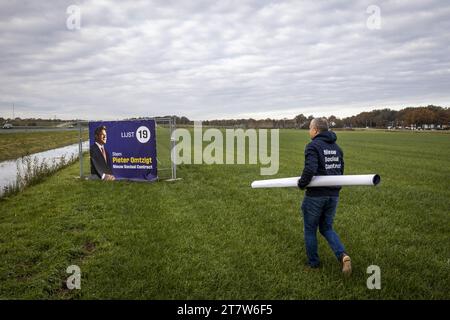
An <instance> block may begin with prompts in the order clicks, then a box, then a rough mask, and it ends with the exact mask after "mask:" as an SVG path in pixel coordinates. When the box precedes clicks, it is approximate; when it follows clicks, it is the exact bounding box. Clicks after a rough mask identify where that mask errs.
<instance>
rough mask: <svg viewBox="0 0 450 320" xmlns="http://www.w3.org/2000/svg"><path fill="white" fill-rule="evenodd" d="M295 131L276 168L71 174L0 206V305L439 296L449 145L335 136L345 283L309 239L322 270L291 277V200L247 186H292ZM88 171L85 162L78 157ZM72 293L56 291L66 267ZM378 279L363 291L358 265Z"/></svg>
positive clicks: (449, 258) (297, 262)
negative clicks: (348, 263) (93, 177)
mask: <svg viewBox="0 0 450 320" xmlns="http://www.w3.org/2000/svg"><path fill="white" fill-rule="evenodd" d="M307 142H308V134H307V132H306V131H294V130H284V131H281V132H280V170H279V173H278V175H277V176H273V177H261V176H260V175H259V166H255V165H182V166H179V167H178V175H179V176H180V177H182V178H183V180H180V181H177V182H172V183H170V182H158V183H154V184H145V183H129V182H114V183H103V182H100V181H80V179H77V178H76V177H77V174H78V171H79V168H78V163H77V164H75V165H72V166H70V167H68V168H66V169H63V170H61V171H59V172H57V173H56V174H55V175H53V176H51V177H49V178H47V179H46V180H45V181H44V182H43V183H41V184H38V185H35V186H32V187H29V188H27V189H26V190H25V191H23V192H21V193H20V194H17V195H15V196H11V197H9V198H7V199H4V200H1V201H0V257H1V260H0V298H1V299H6V298H18V299H30V298H37V299H71V298H74V299H80V298H81V299H100V298H118V299H122V298H127V299H449V298H450V288H449V284H450V246H449V243H450V162H449V159H450V135H445V134H433V133H420V134H419V133H410V132H406V133H389V132H378V131H377V132H338V142H339V143H340V145H341V147H342V148H343V149H344V152H345V160H346V174H365V173H378V174H380V175H381V177H382V182H381V184H380V185H379V186H377V187H346V188H343V190H342V192H341V199H340V204H339V207H338V212H337V217H336V222H335V228H336V230H337V232H338V233H339V234H340V236H341V239H342V240H343V242H344V244H345V245H346V247H347V250H348V252H349V253H350V255H351V257H352V261H353V267H354V273H353V275H352V277H351V278H350V279H344V278H343V277H342V275H341V272H340V267H339V265H338V263H337V261H336V260H335V258H334V256H333V254H332V252H331V250H330V249H329V248H328V246H327V244H326V241H325V240H324V239H323V238H322V237H319V254H320V256H321V260H322V267H321V269H319V270H317V271H309V270H306V269H305V268H304V266H303V265H304V262H305V248H304V244H303V221H302V219H301V218H300V214H299V206H300V202H301V200H302V198H303V193H302V192H300V191H299V190H296V189H294V188H291V189H259V190H253V189H251V188H250V183H251V182H252V181H253V180H257V179H264V178H276V177H289V176H295V175H298V174H299V173H300V170H301V169H302V166H303V150H304V146H305V144H306V143H307ZM85 165H86V166H88V159H85ZM73 264H75V265H78V266H80V268H81V272H82V280H81V290H73V291H69V290H68V289H67V288H66V287H65V280H66V279H67V277H68V276H69V274H66V268H67V267H68V266H69V265H73ZM370 265H378V266H379V267H380V268H381V290H369V289H367V287H366V280H367V278H368V276H369V274H367V273H366V270H367V267H368V266H370Z"/></svg>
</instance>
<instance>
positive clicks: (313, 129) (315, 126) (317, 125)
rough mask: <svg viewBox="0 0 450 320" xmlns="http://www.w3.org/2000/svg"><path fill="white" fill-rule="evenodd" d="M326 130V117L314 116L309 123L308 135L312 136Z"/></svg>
mask: <svg viewBox="0 0 450 320" xmlns="http://www.w3.org/2000/svg"><path fill="white" fill-rule="evenodd" d="M326 131H328V121H327V119H326V118H314V119H312V120H311V123H310V124H309V136H310V137H311V139H312V138H314V137H315V136H316V135H318V134H319V133H321V132H326Z"/></svg>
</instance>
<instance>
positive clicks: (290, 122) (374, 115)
mask: <svg viewBox="0 0 450 320" xmlns="http://www.w3.org/2000/svg"><path fill="white" fill-rule="evenodd" d="M313 118H314V117H313V116H312V115H310V116H305V115H304V114H299V115H297V116H295V117H294V118H293V119H288V118H284V119H270V118H267V119H261V120H256V119H226V120H205V121H202V124H203V125H204V126H219V127H234V128H236V127H238V128H267V129H271V128H280V129H289V128H291V129H294V128H295V129H307V128H309V123H310V122H311V120H312V119H313ZM327 119H328V122H329V124H330V127H332V128H406V129H418V128H426V129H431V128H436V129H449V126H450V123H449V122H450V108H443V107H439V106H434V105H428V106H426V107H408V108H404V109H401V110H398V111H397V110H391V109H388V108H386V109H377V110H372V111H365V112H361V113H359V114H357V115H355V116H351V117H346V118H342V119H341V118H338V117H336V116H333V115H332V116H329V117H327ZM176 122H177V124H183V125H191V124H193V121H191V120H189V119H188V118H186V117H176Z"/></svg>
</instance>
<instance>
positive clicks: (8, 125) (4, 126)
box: [2, 123, 13, 129]
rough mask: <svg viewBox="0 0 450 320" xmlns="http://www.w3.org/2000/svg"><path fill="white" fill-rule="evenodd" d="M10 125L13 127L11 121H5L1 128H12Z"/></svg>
mask: <svg viewBox="0 0 450 320" xmlns="http://www.w3.org/2000/svg"><path fill="white" fill-rule="evenodd" d="M12 127H13V125H12V124H11V123H5V124H4V125H3V127H2V128H3V129H12Z"/></svg>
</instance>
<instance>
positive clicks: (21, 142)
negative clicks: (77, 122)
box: [0, 130, 88, 161]
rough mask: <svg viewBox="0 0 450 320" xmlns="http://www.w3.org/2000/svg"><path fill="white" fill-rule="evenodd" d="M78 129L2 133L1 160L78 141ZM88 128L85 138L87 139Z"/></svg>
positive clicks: (84, 133) (0, 142) (0, 135)
mask: <svg viewBox="0 0 450 320" xmlns="http://www.w3.org/2000/svg"><path fill="white" fill-rule="evenodd" d="M78 135H79V132H78V131H75V130H73V131H55V132H49V131H45V132H14V133H2V134H0V161H4V160H11V159H16V158H19V157H23V156H26V155H29V154H33V153H36V152H40V151H46V150H50V149H54V148H58V147H63V146H67V145H70V144H73V143H77V142H78V140H79V136H78ZM87 138H88V135H87V130H84V131H83V139H87Z"/></svg>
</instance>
